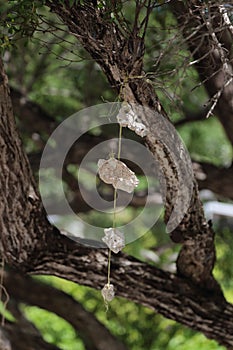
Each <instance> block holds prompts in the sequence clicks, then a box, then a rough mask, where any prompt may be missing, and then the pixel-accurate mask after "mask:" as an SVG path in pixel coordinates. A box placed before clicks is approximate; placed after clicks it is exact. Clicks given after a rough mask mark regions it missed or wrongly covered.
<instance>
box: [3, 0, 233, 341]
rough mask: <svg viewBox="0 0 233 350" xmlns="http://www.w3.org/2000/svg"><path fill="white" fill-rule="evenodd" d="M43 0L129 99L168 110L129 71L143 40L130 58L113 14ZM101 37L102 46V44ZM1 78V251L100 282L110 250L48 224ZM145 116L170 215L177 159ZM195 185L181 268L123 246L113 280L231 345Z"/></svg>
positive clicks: (31, 264)
mask: <svg viewBox="0 0 233 350" xmlns="http://www.w3.org/2000/svg"><path fill="white" fill-rule="evenodd" d="M47 3H48V4H50V5H51V9H52V10H53V11H55V12H56V13H58V14H59V15H60V16H61V17H62V18H63V20H64V22H65V23H67V24H68V26H69V27H70V30H72V31H73V32H74V33H75V35H76V36H77V37H78V38H79V39H80V41H81V42H83V45H85V47H87V48H89V51H90V52H91V54H92V56H93V57H94V58H96V59H99V60H100V63H101V65H102V69H103V70H104V72H105V73H106V75H107V76H108V78H109V81H110V82H111V83H112V84H113V85H117V86H119V85H121V84H122V83H123V82H124V84H123V87H124V89H123V90H124V91H122V92H123V93H124V96H125V97H126V101H127V102H138V103H139V104H141V105H143V106H149V107H151V108H153V110H157V111H159V112H160V113H162V114H163V115H164V118H166V115H165V114H164V111H163V110H162V107H161V106H160V103H159V101H158V98H157V96H156V95H155V94H154V91H153V88H152V86H151V85H150V84H149V83H148V82H147V81H146V80H145V79H143V78H142V79H141V78H132V79H131V78H129V74H132V75H133V76H135V75H137V76H138V75H140V73H141V68H142V56H141V55H142V53H140V52H141V51H140V45H141V44H140V43H137V45H136V46H135V47H134V46H133V47H134V50H133V55H134V56H133V59H132V60H131V59H130V58H129V56H127V55H128V54H129V53H130V52H129V46H128V45H127V46H126V47H125V46H123V42H122V34H121V33H119V31H118V29H117V28H112V27H111V23H112V22H107V28H106V27H105V26H104V25H103V22H102V17H100V16H99V17H98V13H96V12H95V11H94V10H93V8H92V7H91V8H89V7H88V8H87V9H84V8H83V7H81V9H77V8H75V7H74V8H73V9H74V10H73V11H74V12H70V10H71V9H70V8H69V7H68V9H66V8H65V6H66V5H67V4H68V2H67V3H65V5H60V3H59V4H58V3H57V2H47ZM67 6H69V5H67ZM77 10H80V11H77ZM67 13H68V14H69V16H67ZM96 16H97V18H96ZM93 26H94V27H93ZM99 29H101V31H100V30H99ZM102 29H103V31H102ZM113 29H115V31H114V30H113ZM104 30H106V31H104ZM93 35H95V38H94V37H93ZM101 36H102V37H101ZM111 38H112V40H113V42H112V41H111ZM100 44H101V45H105V46H104V47H101V45H100ZM119 44H120V45H121V46H120V48H122V49H123V51H122V53H120V52H121V50H119ZM127 44H128V43H127ZM131 44H132V43H131ZM131 44H130V50H131V49H132V45H131ZM122 46H123V47H122ZM114 52H115V54H114ZM138 53H140V54H139V55H138ZM106 55H107V56H106ZM115 55H116V56H115ZM118 55H120V56H118ZM125 57H126V59H124V58H125ZM131 61H132V62H131ZM0 78H1V79H0V82H1V85H0V112H1V113H0V145H1V147H2V152H1V156H2V159H1V165H2V166H3V167H2V172H1V174H0V176H1V177H0V180H1V184H3V185H2V188H1V192H0V193H1V200H2V205H1V216H0V232H1V252H2V254H3V257H4V259H5V260H6V261H7V262H8V264H10V265H11V266H14V267H15V268H18V269H20V270H21V271H24V272H28V273H32V274H33V273H38V274H41V273H44V274H54V275H56V276H60V277H64V278H68V279H70V280H73V281H76V282H79V283H82V284H86V285H89V286H93V287H99V288H100V287H102V286H103V285H104V283H105V282H106V281H105V278H106V257H107V254H106V252H105V251H102V250H93V249H88V248H86V247H83V246H80V245H78V244H74V242H73V241H70V240H69V239H68V238H67V237H65V236H62V235H61V234H60V233H59V232H58V231H57V230H56V229H53V228H52V227H51V226H50V225H49V224H48V222H47V220H46V216H45V213H44V211H43V209H42V206H41V202H40V199H39V197H38V194H37V192H36V188H35V186H34V182H33V180H32V177H31V172H30V169H29V165H28V161H27V159H26V157H25V155H24V154H23V152H22V149H21V147H20V146H21V145H20V141H19V139H18V135H17V134H16V131H15V125H14V121H13V115H12V109H11V104H10V100H9V93H8V88H7V80H6V76H5V73H4V71H3V69H2V63H1V62H0ZM126 78H127V79H128V80H127V81H125V79H126ZM143 122H144V123H145V124H146V126H147V127H148V130H149V133H148V136H147V138H146V142H147V144H148V146H149V147H150V150H151V151H152V153H153V154H156V155H158V156H159V160H160V162H161V164H162V165H164V166H165V169H166V171H167V172H168V174H167V176H168V175H169V176H168V180H169V181H168V188H169V190H168V193H167V197H166V200H167V213H166V215H167V216H168V217H169V214H170V211H171V210H172V209H171V207H172V206H173V205H174V203H173V196H174V195H175V194H176V191H177V172H176V168H175V164H174V162H173V161H172V159H171V158H170V155H169V153H168V152H167V149H164V148H163V147H162V146H161V144H160V143H159V142H158V140H156V137H155V135H154V134H153V128H152V126H154V127H159V126H158V125H154V124H153V121H152V120H151V119H150V118H149V119H148V120H143ZM193 186H194V192H193V199H192V203H191V206H190V208H189V210H188V212H187V214H186V216H185V219H184V220H183V222H182V225H181V226H180V227H179V230H178V233H181V238H182V239H183V240H184V244H183V248H182V250H181V253H180V256H179V260H178V272H179V275H173V274H170V273H168V272H164V271H161V270H159V269H157V268H155V267H152V266H149V265H147V264H144V263H141V262H139V261H137V260H135V259H133V258H130V257H127V256H125V255H123V254H120V255H119V256H117V258H116V259H113V264H112V277H113V282H114V283H115V285H116V286H117V288H118V295H121V296H124V297H127V298H129V299H131V300H134V301H137V302H140V303H142V304H144V305H148V306H150V307H152V308H153V309H154V310H156V311H158V312H160V313H161V314H163V315H164V316H166V317H169V318H172V319H175V320H177V321H179V322H182V323H183V324H185V325H187V326H189V327H191V328H193V329H196V330H199V331H202V332H203V333H204V334H206V335H207V336H208V337H210V338H212V339H216V340H217V341H219V342H220V343H221V344H224V345H226V346H232V345H233V328H232V322H233V307H232V305H230V304H228V303H227V302H226V301H225V299H224V298H223V296H222V293H221V291H220V288H219V286H218V284H217V283H216V281H215V280H213V278H212V275H211V271H212V268H213V265H214V260H215V252H214V241H213V240H214V234H213V232H212V230H211V227H210V226H208V224H207V223H206V220H205V217H204V214H203V209H202V206H201V202H200V200H199V196H198V190H197V186H196V183H195V182H194V184H193ZM6 199H7V200H6ZM10 218H11V221H10Z"/></svg>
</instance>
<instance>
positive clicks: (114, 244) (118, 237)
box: [102, 227, 125, 254]
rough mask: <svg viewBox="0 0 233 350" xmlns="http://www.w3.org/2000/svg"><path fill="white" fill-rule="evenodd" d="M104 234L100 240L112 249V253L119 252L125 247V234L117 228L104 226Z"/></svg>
mask: <svg viewBox="0 0 233 350" xmlns="http://www.w3.org/2000/svg"><path fill="white" fill-rule="evenodd" d="M104 233H105V236H104V237H103V238H102V241H103V242H104V243H105V244H106V245H107V246H108V248H109V249H110V250H111V251H113V253H116V254H117V253H119V252H120V251H121V250H122V249H123V248H124V247H125V236H124V233H122V232H121V231H119V230H117V229H116V228H112V227H110V228H105V229H104Z"/></svg>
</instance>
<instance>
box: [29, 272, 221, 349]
mask: <svg viewBox="0 0 233 350" xmlns="http://www.w3.org/2000/svg"><path fill="white" fill-rule="evenodd" d="M40 279H42V280H43V281H46V282H47V283H48V282H49V283H51V284H52V285H53V286H55V287H56V288H59V289H61V290H63V291H64V292H66V293H69V294H71V295H72V296H73V297H74V298H75V299H76V300H78V301H79V302H81V303H82V304H83V306H84V307H85V308H86V309H87V310H88V311H90V312H93V313H94V314H95V316H96V317H97V318H98V320H99V321H100V322H102V323H103V324H104V325H105V326H106V327H107V328H108V329H109V330H110V331H111V332H112V334H114V335H115V336H117V337H118V338H119V339H121V340H122V341H123V342H124V343H125V344H126V346H127V347H128V348H129V349H130V350H141V349H147V350H160V349H166V350H176V349H179V350H186V349H187V348H188V349H189V348H190V349H197V348H198V349H200V350H224V347H221V346H219V345H218V344H217V343H216V342H215V341H211V340H208V339H206V338H205V337H204V336H203V335H202V334H199V333H195V332H194V331H191V330H189V329H187V328H186V327H183V326H181V325H178V324H177V323H176V322H174V321H171V320H167V319H165V318H163V317H162V316H160V315H157V314H155V313H154V311H153V310H150V309H148V308H146V307H144V306H142V305H138V304H135V303H133V302H131V301H129V300H125V299H123V298H115V299H114V300H113V301H112V302H111V306H110V309H109V311H108V313H106V310H105V306H104V303H103V300H102V296H101V295H100V292H99V291H95V290H92V289H90V288H88V287H83V286H78V285H77V284H74V283H72V282H68V281H65V280H62V279H58V278H55V277H43V278H41V277H40ZM126 287H127V286H126ZM27 309H28V308H27ZM29 309H30V319H31V320H34V321H35V322H38V321H37V315H39V314H37V315H36V312H39V311H35V310H36V309H35V308H29ZM34 312H35V314H34ZM46 315H47V314H46ZM49 320H50V321H51V319H50V318H49ZM53 322H54V321H52V323H53ZM46 323H47V322H46ZM46 323H45V324H46ZM50 323H51V322H50ZM38 324H39V322H38V323H37V326H38ZM63 326H65V324H63ZM43 327H44V326H40V330H41V331H42V334H44V336H45V334H46V333H47V332H48V329H47V330H46V329H44V328H43ZM58 332H60V333H59V334H61V331H60V329H59V327H58ZM67 332H68V334H69V328H68V330H67ZM63 334H66V326H65V328H63ZM57 337H59V335H54V339H55V338H57ZM47 339H49V338H47ZM56 344H57V343H56ZM60 344H61V342H60V343H59V345H60ZM64 344H65V341H64ZM75 346H77V347H75ZM78 346H79V343H78V342H77V343H76V340H74V342H73V345H71V347H66V345H63V347H62V349H64V350H66V349H67V350H68V349H69V350H76V349H79V347H78Z"/></svg>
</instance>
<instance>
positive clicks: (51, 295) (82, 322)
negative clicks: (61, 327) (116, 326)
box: [4, 271, 126, 350]
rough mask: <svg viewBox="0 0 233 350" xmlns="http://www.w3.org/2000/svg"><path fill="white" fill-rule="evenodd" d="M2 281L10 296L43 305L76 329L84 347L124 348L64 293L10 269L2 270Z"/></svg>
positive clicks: (100, 349)
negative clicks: (3, 273)
mask: <svg viewBox="0 0 233 350" xmlns="http://www.w3.org/2000/svg"><path fill="white" fill-rule="evenodd" d="M16 284H17V288H15V285H16ZM4 285H5V287H6V289H7V291H8V293H9V294H10V298H11V299H12V298H13V299H14V300H16V301H17V302H22V303H25V304H30V305H35V306H38V307H40V308H43V309H46V310H48V311H50V312H53V313H56V314H57V315H58V316H60V317H62V318H63V319H65V320H66V321H67V322H69V323H70V324H71V325H72V326H73V327H74V328H75V330H76V331H77V332H78V334H79V336H80V338H81V339H82V340H83V342H84V344H85V348H86V349H87V350H88V349H89V350H106V349H109V348H110V349H113V350H126V347H125V346H124V345H123V344H122V343H121V342H120V341H119V340H117V339H116V338H114V337H113V336H112V334H111V333H110V332H109V331H108V330H107V329H106V328H105V327H104V326H103V325H102V324H101V323H100V322H99V321H98V320H97V319H96V318H95V317H94V315H93V314H91V313H90V312H87V311H86V310H85V309H84V308H83V307H82V305H81V304H79V303H78V302H77V301H75V300H74V299H73V298H72V297H71V296H69V295H68V294H65V293H63V292H61V291H59V290H57V289H55V288H53V287H51V286H49V285H46V284H44V283H41V282H39V281H36V280H33V279H32V278H29V277H26V276H23V275H22V274H17V273H15V272H13V271H10V272H9V271H8V272H6V273H5V275H4Z"/></svg>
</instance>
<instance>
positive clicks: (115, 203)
mask: <svg viewBox="0 0 233 350" xmlns="http://www.w3.org/2000/svg"><path fill="white" fill-rule="evenodd" d="M121 140H122V126H121V125H120V127H119V136H118V152H117V159H118V160H120V158H121ZM116 205H117V189H116V188H115V189H114V199H113V223H112V226H113V229H115V228H116ZM110 274H111V249H108V282H107V284H108V286H109V285H110Z"/></svg>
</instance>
